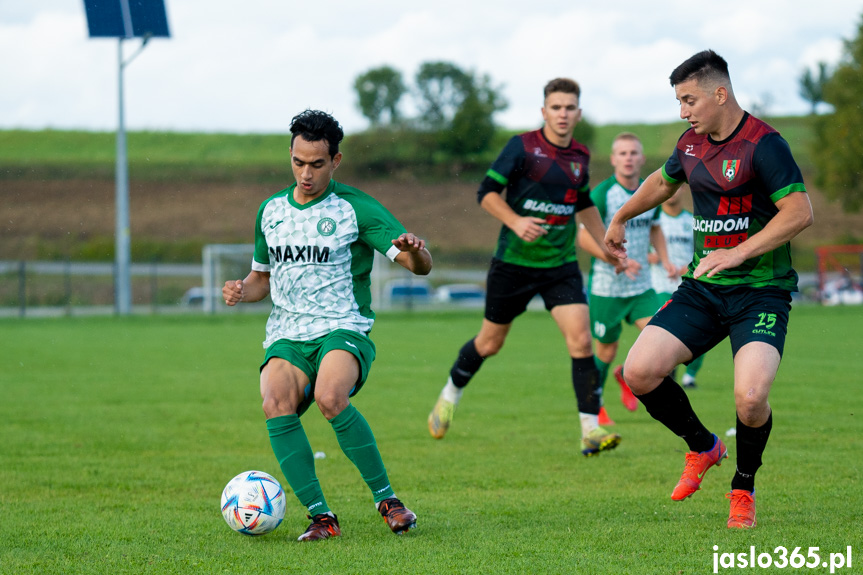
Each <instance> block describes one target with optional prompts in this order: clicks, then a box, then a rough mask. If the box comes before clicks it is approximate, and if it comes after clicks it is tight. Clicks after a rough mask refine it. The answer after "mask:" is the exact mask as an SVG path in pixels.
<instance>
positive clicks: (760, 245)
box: [737, 192, 814, 260]
mask: <svg viewBox="0 0 863 575" xmlns="http://www.w3.org/2000/svg"><path fill="white" fill-rule="evenodd" d="M793 196H796V197H793ZM776 205H777V206H778V207H779V212H778V213H777V214H776V215H775V216H773V219H771V220H770V222H769V223H768V224H767V225H766V226H764V229H762V230H761V231H760V232H758V233H757V234H753V235H751V236H750V237H749V238H747V240H746V241H745V242H743V243H741V244H740V245H738V246H737V250H738V251H739V252H740V255H741V256H742V257H743V259H744V260H748V259H752V258H757V257H758V256H760V255H764V254H766V253H767V252H770V251H773V250H775V249H776V248H778V247H779V246H781V245H784V244H786V243H788V242H789V241H791V240H792V239H793V238H794V237H795V236H796V235H797V234H799V233H800V232H802V231H803V230H805V229H806V228H808V227H809V226H810V225H812V222H813V219H814V218H813V215H812V205H811V204H810V203H809V197H808V196H807V195H806V194H805V193H802V192H797V193H795V194H792V195H791V196H786V197H785V198H783V199H782V200H780V201H779V202H777V204H776Z"/></svg>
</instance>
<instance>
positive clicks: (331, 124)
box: [291, 110, 345, 158]
mask: <svg viewBox="0 0 863 575" xmlns="http://www.w3.org/2000/svg"><path fill="white" fill-rule="evenodd" d="M297 136H302V137H303V139H304V140H306V141H307V142H319V141H321V140H326V142H327V146H328V147H329V152H330V158H334V157H335V156H336V154H338V153H339V143H340V142H341V141H342V139H343V138H344V137H345V132H344V130H342V127H341V126H340V125H339V123H338V122H337V121H336V119H335V118H333V117H332V116H330V115H329V114H327V113H326V112H321V111H320V110H305V111H303V112H300V113H299V114H297V115H296V116H294V118H293V119H292V120H291V146H293V145H294V139H295V138H296V137H297Z"/></svg>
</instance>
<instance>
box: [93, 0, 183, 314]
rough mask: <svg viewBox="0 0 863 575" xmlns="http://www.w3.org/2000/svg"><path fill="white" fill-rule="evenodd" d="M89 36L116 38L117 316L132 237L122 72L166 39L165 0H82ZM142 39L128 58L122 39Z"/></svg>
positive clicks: (123, 301) (127, 291) (128, 295)
mask: <svg viewBox="0 0 863 575" xmlns="http://www.w3.org/2000/svg"><path fill="white" fill-rule="evenodd" d="M84 10H85V12H86V13H87V28H88V29H89V31H90V38H117V102H118V106H117V111H118V114H117V115H118V122H117V167H116V171H117V173H116V180H117V183H116V186H117V192H116V201H117V205H116V217H117V223H116V230H115V232H114V234H115V245H116V249H115V252H116V253H115V255H114V308H115V311H116V313H117V314H118V315H128V314H130V313H131V312H132V277H131V276H132V273H131V268H132V264H131V260H132V256H131V251H132V248H131V239H130V235H131V234H130V233H129V162H128V160H127V158H126V123H125V114H124V109H123V99H124V98H123V72H124V70H125V68H126V66H128V65H129V63H130V62H131V61H132V60H134V59H135V57H136V56H137V55H138V54H140V53H141V51H142V50H143V49H144V46H146V45H147V42H149V41H150V38H168V37H170V33H169V32H168V16H167V14H166V13H165V0H84ZM132 38H141V47H140V48H138V50H137V51H136V52H135V53H134V54H132V55H131V56H130V57H129V58H128V59H126V58H124V56H123V41H124V40H129V39H132Z"/></svg>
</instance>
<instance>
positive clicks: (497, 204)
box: [479, 192, 519, 228]
mask: <svg viewBox="0 0 863 575" xmlns="http://www.w3.org/2000/svg"><path fill="white" fill-rule="evenodd" d="M479 205H480V207H482V209H484V210H485V211H487V212H488V213H489V214H491V215H492V216H493V217H494V218H495V219H497V220H499V221H500V222H501V223H502V224H503V225H505V226H507V227H509V228H511V227H513V225H515V220H517V219H518V217H519V216H518V214H517V213H515V212H514V211H513V209H512V208H511V207H509V204H507V203H506V200H504V199H503V197H502V196H501V195H500V194H497V193H495V192H491V193H489V194H486V195H485V196H483V198H482V202H480V204H479Z"/></svg>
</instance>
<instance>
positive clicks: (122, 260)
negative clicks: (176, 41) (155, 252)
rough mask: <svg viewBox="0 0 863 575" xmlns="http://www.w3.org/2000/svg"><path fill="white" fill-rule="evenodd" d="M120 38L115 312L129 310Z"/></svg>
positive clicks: (120, 40) (119, 42) (119, 49)
mask: <svg viewBox="0 0 863 575" xmlns="http://www.w3.org/2000/svg"><path fill="white" fill-rule="evenodd" d="M123 40H124V38H122V37H120V38H118V39H117V102H118V106H117V109H118V116H119V117H118V122H117V160H116V161H117V168H116V178H117V180H116V208H115V209H116V214H115V217H116V220H117V221H116V230H115V236H114V242H115V245H114V252H115V253H114V311H115V312H116V313H117V314H118V315H129V313H131V311H132V285H131V284H132V274H131V263H130V261H131V239H130V237H129V169H128V160H127V158H126V123H125V117H124V113H123V69H124V67H125V63H124V62H123Z"/></svg>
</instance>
